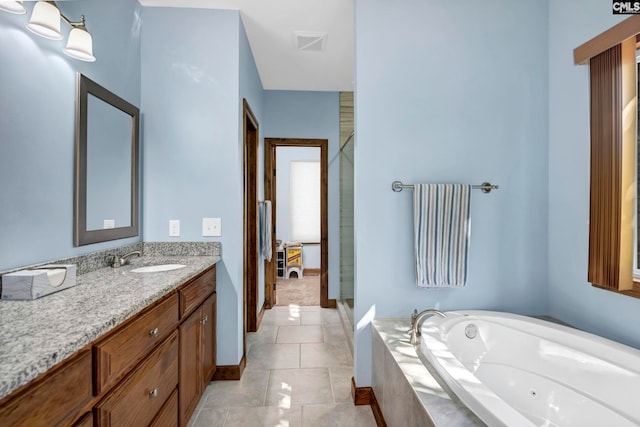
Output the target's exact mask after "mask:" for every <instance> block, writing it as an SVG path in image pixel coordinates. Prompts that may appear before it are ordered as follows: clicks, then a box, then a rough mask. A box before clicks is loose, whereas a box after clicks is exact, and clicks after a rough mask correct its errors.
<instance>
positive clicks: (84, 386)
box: [0, 350, 93, 427]
mask: <svg viewBox="0 0 640 427" xmlns="http://www.w3.org/2000/svg"><path fill="white" fill-rule="evenodd" d="M36 381H37V380H36ZM92 398H93V394H92V393H91V352H90V351H89V350H85V351H84V352H82V353H80V354H79V355H78V356H76V357H75V358H73V359H72V360H71V361H70V362H63V366H62V367H61V368H59V369H55V370H54V372H52V373H51V374H47V376H46V377H44V379H43V380H41V381H39V382H38V383H36V384H35V385H32V386H28V388H27V389H25V391H24V392H23V393H19V394H18V395H16V397H15V398H13V399H11V400H10V401H9V402H7V403H6V404H3V405H2V407H0V425H3V426H29V427H33V426H52V425H59V424H67V425H68V424H70V423H71V421H73V420H74V419H75V418H76V417H77V416H78V415H79V413H80V411H81V410H82V409H83V407H84V406H85V405H87V404H88V403H89V401H91V399H92Z"/></svg>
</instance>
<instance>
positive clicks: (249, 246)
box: [242, 99, 259, 349]
mask: <svg viewBox="0 0 640 427" xmlns="http://www.w3.org/2000/svg"><path fill="white" fill-rule="evenodd" d="M242 128H243V137H242V139H243V158H244V162H243V163H244V203H243V204H244V208H243V211H244V232H243V236H244V245H243V247H244V254H243V258H244V262H243V265H244V274H243V277H244V279H243V292H242V293H243V300H244V304H243V306H244V307H243V308H244V310H243V311H244V316H243V317H244V320H243V323H244V327H243V341H244V348H245V349H246V348H247V343H246V340H247V332H256V331H257V330H258V326H259V319H258V135H259V132H258V121H257V120H256V117H255V115H254V114H253V112H252V111H251V108H250V107H249V103H248V102H247V100H246V99H243V100H242Z"/></svg>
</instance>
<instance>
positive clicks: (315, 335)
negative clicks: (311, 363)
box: [276, 325, 323, 343]
mask: <svg viewBox="0 0 640 427" xmlns="http://www.w3.org/2000/svg"><path fill="white" fill-rule="evenodd" d="M322 341H323V337H322V326H320V325H308V326H279V327H278V337H277V339H276V342H277V343H314V342H322Z"/></svg>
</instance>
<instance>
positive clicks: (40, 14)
mask: <svg viewBox="0 0 640 427" xmlns="http://www.w3.org/2000/svg"><path fill="white" fill-rule="evenodd" d="M26 27H27V29H29V31H31V32H33V33H35V34H37V35H39V36H41V37H44V38H47V39H51V40H60V39H62V34H61V33H60V10H58V8H57V7H55V6H54V5H53V4H51V3H46V2H43V1H39V2H38V3H36V5H35V6H34V7H33V13H31V19H30V20H29V22H28V23H27V24H26Z"/></svg>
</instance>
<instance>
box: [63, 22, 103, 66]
mask: <svg viewBox="0 0 640 427" xmlns="http://www.w3.org/2000/svg"><path fill="white" fill-rule="evenodd" d="M64 53H65V54H67V55H68V56H70V57H72V58H75V59H79V60H80V61H87V62H93V61H95V60H96V57H95V56H93V39H92V38H91V34H89V32H88V31H86V30H84V29H82V28H73V29H72V30H71V32H70V33H69V40H67V47H65V48H64Z"/></svg>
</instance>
